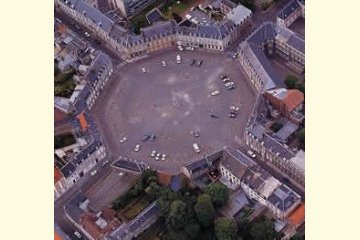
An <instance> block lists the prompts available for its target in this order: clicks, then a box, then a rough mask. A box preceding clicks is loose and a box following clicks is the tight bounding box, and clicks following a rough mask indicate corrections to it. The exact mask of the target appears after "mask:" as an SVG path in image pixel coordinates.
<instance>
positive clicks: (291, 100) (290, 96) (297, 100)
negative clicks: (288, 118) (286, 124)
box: [282, 89, 304, 112]
mask: <svg viewBox="0 0 360 240" xmlns="http://www.w3.org/2000/svg"><path fill="white" fill-rule="evenodd" d="M282 101H283V102H284V104H285V106H286V107H287V109H288V110H289V112H291V111H293V110H294V109H295V108H296V107H298V106H299V105H300V104H302V103H303V102H304V94H303V93H302V92H301V91H299V90H297V89H290V90H288V91H287V94H286V96H285V97H284V98H283V99H282Z"/></svg>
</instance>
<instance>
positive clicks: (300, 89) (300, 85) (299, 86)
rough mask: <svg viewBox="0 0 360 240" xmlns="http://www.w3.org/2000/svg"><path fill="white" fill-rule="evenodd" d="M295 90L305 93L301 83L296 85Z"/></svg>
mask: <svg viewBox="0 0 360 240" xmlns="http://www.w3.org/2000/svg"><path fill="white" fill-rule="evenodd" d="M295 88H296V89H297V90H299V91H300V92H302V93H305V85H304V84H303V83H300V82H298V83H296V84H295Z"/></svg>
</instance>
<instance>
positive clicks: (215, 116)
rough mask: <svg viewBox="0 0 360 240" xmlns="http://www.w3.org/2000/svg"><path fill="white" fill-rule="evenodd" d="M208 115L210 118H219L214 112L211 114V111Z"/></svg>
mask: <svg viewBox="0 0 360 240" xmlns="http://www.w3.org/2000/svg"><path fill="white" fill-rule="evenodd" d="M210 117H212V118H219V116H218V115H215V114H213V113H211V114H210Z"/></svg>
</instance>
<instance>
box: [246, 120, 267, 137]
mask: <svg viewBox="0 0 360 240" xmlns="http://www.w3.org/2000/svg"><path fill="white" fill-rule="evenodd" d="M248 131H249V133H251V134H252V135H253V136H255V137H256V138H257V139H262V138H263V135H264V134H265V133H266V129H265V128H264V127H263V126H262V125H260V124H256V123H255V124H254V125H253V126H252V127H251V128H249V129H248Z"/></svg>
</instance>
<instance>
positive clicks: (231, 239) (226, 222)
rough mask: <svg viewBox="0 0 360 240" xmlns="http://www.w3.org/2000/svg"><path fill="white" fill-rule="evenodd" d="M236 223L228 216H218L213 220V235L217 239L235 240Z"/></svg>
mask: <svg viewBox="0 0 360 240" xmlns="http://www.w3.org/2000/svg"><path fill="white" fill-rule="evenodd" d="M237 230H238V228H237V225H236V222H235V220H233V219H230V218H219V219H217V220H216V221H215V235H216V237H217V238H218V239H219V240H236V239H237V236H236V234H237Z"/></svg>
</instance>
